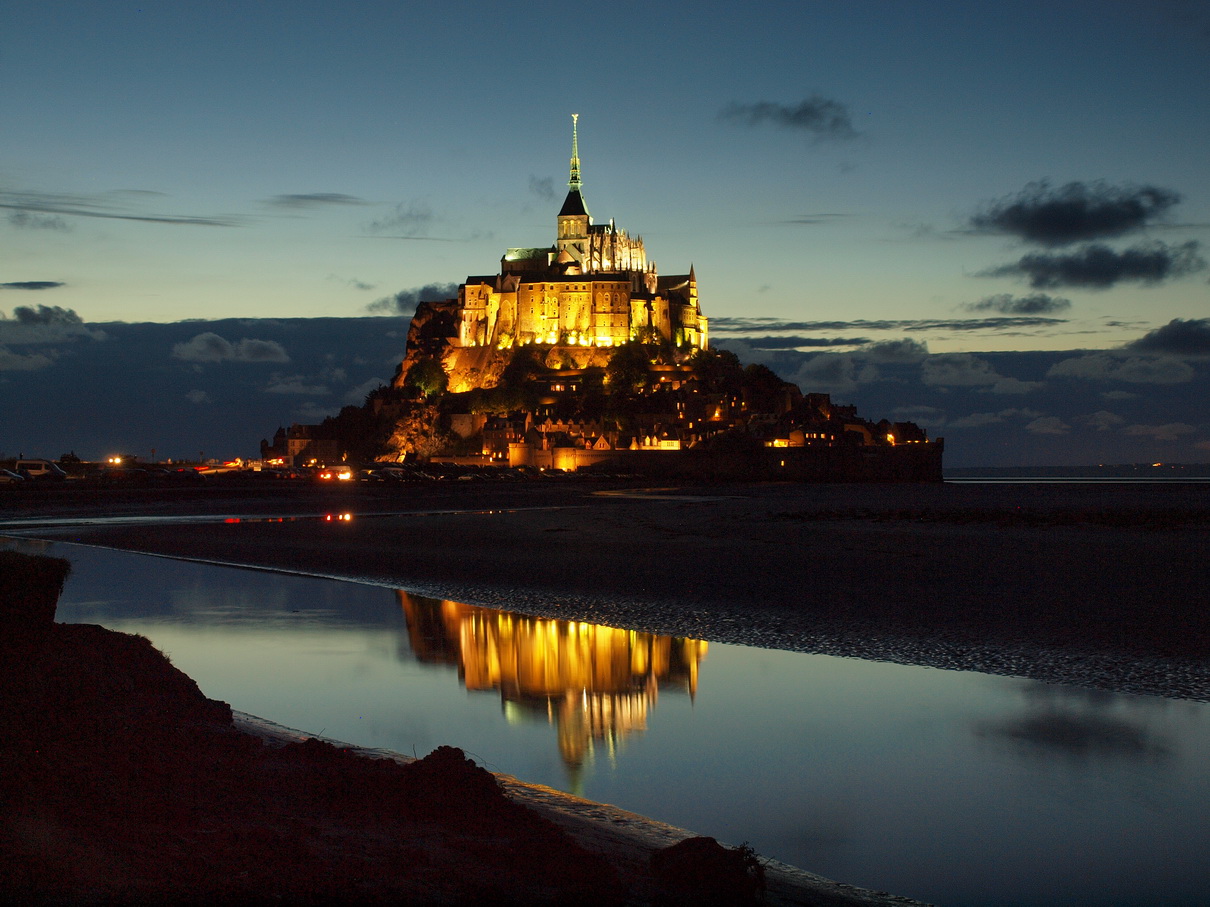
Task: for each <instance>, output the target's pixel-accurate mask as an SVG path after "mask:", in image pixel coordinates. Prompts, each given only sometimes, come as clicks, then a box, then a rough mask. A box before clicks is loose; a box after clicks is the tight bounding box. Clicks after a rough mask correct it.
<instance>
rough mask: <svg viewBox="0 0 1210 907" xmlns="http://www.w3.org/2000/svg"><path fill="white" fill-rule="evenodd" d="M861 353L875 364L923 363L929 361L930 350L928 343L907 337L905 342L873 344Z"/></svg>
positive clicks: (891, 341) (895, 341)
mask: <svg viewBox="0 0 1210 907" xmlns="http://www.w3.org/2000/svg"><path fill="white" fill-rule="evenodd" d="M861 352H862V354H863V355H865V356H866V357H867V358H870V359H873V360H874V361H875V362H884V363H892V362H902V363H913V362H923V361H924V360H925V359H927V358H928V355H929V348H928V344H927V343H922V342H921V341H919V340H912V339H911V338H910V337H905V338H904V339H903V340H883V341H880V342H878V343H871V344H870V345H869V346H867V347H865V348H864V349H862V350H861Z"/></svg>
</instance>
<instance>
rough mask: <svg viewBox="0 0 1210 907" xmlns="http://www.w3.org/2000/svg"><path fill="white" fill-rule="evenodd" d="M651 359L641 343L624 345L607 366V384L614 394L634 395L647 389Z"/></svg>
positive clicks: (611, 357)
mask: <svg viewBox="0 0 1210 907" xmlns="http://www.w3.org/2000/svg"><path fill="white" fill-rule="evenodd" d="M650 365H651V359H650V358H649V357H648V352H647V349H646V347H644V346H643V344H641V343H635V342H632V343H624V344H622V345H621V346H619V347H618V348H617V349H616V350H614V351H613V354H612V355H611V356H610V357H609V362H608V364H607V365H606V366H605V383H606V385H607V386H608V388H609V390H610V391H611V392H613V393H634V392H636V391H639V390H642V389H643V388H644V387H646V385H647V382H648V367H649V366H650Z"/></svg>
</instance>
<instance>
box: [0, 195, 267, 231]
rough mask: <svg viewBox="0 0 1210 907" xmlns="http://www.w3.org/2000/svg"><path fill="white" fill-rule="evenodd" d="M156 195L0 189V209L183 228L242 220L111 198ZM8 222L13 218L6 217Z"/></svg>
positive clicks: (230, 224)
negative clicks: (150, 208)
mask: <svg viewBox="0 0 1210 907" xmlns="http://www.w3.org/2000/svg"><path fill="white" fill-rule="evenodd" d="M153 195H154V196H158V195H159V193H141V192H117V193H109V194H107V195H64V194H60V193H50V192H13V191H7V190H0V209H8V210H10V211H15V212H18V213H22V214H24V213H30V212H32V213H34V214H37V215H42V214H47V215H64V216H68V217H98V218H103V219H106V220H130V221H139V222H141V223H148V224H169V225H184V226H191V227H240V226H243V223H244V222H243V219H242V218H238V217H234V216H229V215H220V216H197V215H191V214H160V213H155V212H152V213H142V212H139V211H137V210H134V209H132V208H130V207H129V206H123V205H117V204H114V202H113V198H114V197H115V196H117V197H131V198H133V199H134V200H136V201H142V199H143V198H144V197H150V196H153ZM9 218H10V222H11V219H12V215H10V216H9Z"/></svg>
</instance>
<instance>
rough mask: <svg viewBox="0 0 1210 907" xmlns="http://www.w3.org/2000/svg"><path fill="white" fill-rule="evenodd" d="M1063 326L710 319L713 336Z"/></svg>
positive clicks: (1045, 321) (1031, 320) (1031, 319)
mask: <svg viewBox="0 0 1210 907" xmlns="http://www.w3.org/2000/svg"><path fill="white" fill-rule="evenodd" d="M1056 324H1066V319H1064V318H1045V317H1041V316H1036V315H1033V316H1020V317H1004V318H959V319H903V320H886V321H866V320H863V319H859V320H857V321H782V320H780V319H777V318H729V317H726V316H718V317H715V318H711V319H710V330H711V332H712V333H714V334H724V335H726V334H734V335H741V336H742V335H745V334H752V333H757V332H770V331H938V330H944V331H1011V330H1018V329H1020V328H1033V327H1048V326H1051V325H1056Z"/></svg>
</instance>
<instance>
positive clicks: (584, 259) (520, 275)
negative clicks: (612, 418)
mask: <svg viewBox="0 0 1210 907" xmlns="http://www.w3.org/2000/svg"><path fill="white" fill-rule="evenodd" d="M578 120H579V115H578V114H573V115H572V140H571V166H570V175H569V178H568V181H567V186H568V191H567V197H566V198H565V199H564V201H563V206H562V207H561V208H560V209H559V213H558V215H557V216H556V219H555V220H556V223H555V242H554V244H553V245H550V246H544V247H536V248H535V247H519V248H512V249H509V250H507V251H506V252H505V253H504V255H503V257H502V258H501V259H500V271H499V273H498V274H493V275H490V276H483V277H475V276H472V277H468V278H467V279H466V282H465V283H464V284H462V286H460V287H459V288H458V298H457V299H456V300H454V299H451V300H448V301H447V302H440V303H424V304H422V305H421V307H420V308H419V309H418V310H417V313H416V317H415V318H413V321H412V329H411V330H410V331H409V334H408V350H409V357H411V356H413V355H415V353H416V352H417V347H421V346H423V347H425V348H426V352H427V353H429V354H436V355H439V357H440V359H441V361H442V365H443V367H445V369H446V371H447V372H448V373H450V377H451V384H450V388H451V390H469V389H471V388H472V387H475V386H489V385H490V383H492V380H491V375H492V374H493V373H494V372H497V371H498V369H497V368H493V367H492V366H493V363H492V361H491V360H493V359H496V358H498V357H494V356H492V355H491V354H489V353H488V352H487V351H488V350H493V351H504V350H510V349H512V348H514V347H516V346H529V345H536V346H541V347H544V348H558V349H559V351H560V354H561V355H562V356H563V357H564V358H565V359H566V358H568V357H570V358H571V359H573V360H574V361H575V362H576V363H577V364H579V365H580V366H581V367H583V366H586V365H590V364H596V365H602V364H604V361H605V359H607V358H608V351H609V350H610V348H612V347H616V346H619V345H621V344H623V343H627V342H628V341H630V340H634V339H643V340H654V339H660V338H662V339H664V340H666V341H668V342H670V343H672V344H674V345H675V346H677V347H680V348H686V349H704V348H706V346H707V342H708V332H707V320H706V317H705V316H704V315H702V313H701V310H700V308H699V306H698V297H697V277H696V274H695V273H694V269H693V268H692V267H691V268H690V269H689V273H688V274H681V275H674V276H665V277H661V276H660V275H659V273H658V272H657V270H656V266H655V263H654V262H652V261H649V260H648V258H647V252H646V250H645V249H644V247H643V240H642V238H641V237H637V236H635V237H632V236H629V235H628V234H627V233H626V231H625V230H623V229H621V228H619V227H617V226H616V225H615V224H614V222H613V220H612V219H610V221H609V222H608V223H605V224H595V223H593V219H592V216H591V214H590V213H589V209H588V204H587V203H586V202H585V200H584V195H583V191H582V182H581V178H580V155H579V135H578V125H579V124H578ZM438 324H440V325H442V327H441V328H440V330H442V331H445V332H448V333H447V334H446V335H445V336H444V337H443V338H441V339H443V341H444V342H443V343H441V344H440V346H441V347H443V348H442V349H440V350H439V351H438V350H437V349H435V348H434V343H433V341H434V340H435V339H436V338H434V337H433V336H432V332H433V330H435V329H437V328H436V326H437V325H438ZM426 326H427V329H428V331H429V333H428V336H427V337H425V336H424V334H423V331H424V330H425V329H426ZM426 341H427V342H426ZM405 366H406V363H405ZM403 371H404V372H406V367H405V369H404V370H403ZM402 379H403V375H402V374H401V375H400V376H399V377H398V378H397V379H396V380H397V382H398V381H402Z"/></svg>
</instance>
